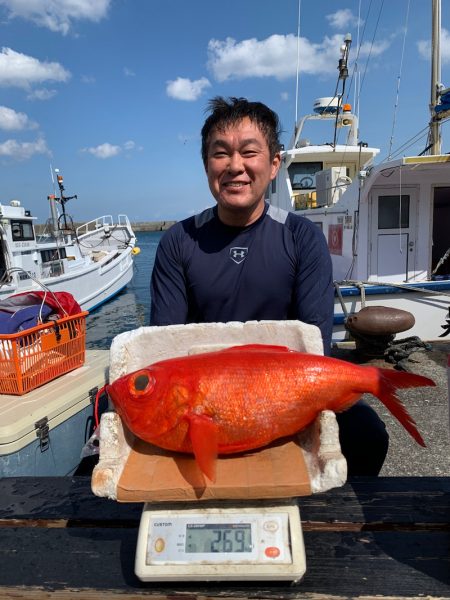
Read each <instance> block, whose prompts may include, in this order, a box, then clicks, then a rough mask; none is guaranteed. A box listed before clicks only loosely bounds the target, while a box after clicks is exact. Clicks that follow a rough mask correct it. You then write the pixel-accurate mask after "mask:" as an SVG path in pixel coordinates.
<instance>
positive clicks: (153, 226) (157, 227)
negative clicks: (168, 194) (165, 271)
mask: <svg viewBox="0 0 450 600" xmlns="http://www.w3.org/2000/svg"><path fill="white" fill-rule="evenodd" d="M175 223H176V221H137V222H135V223H131V227H132V229H133V231H134V232H135V233H138V232H142V231H166V230H167V229H169V227H171V226H172V225H174V224H175ZM80 225H84V223H83V222H81V221H80V222H79V223H78V222H77V223H75V222H74V223H73V228H74V229H76V228H77V227H79V226H80ZM34 228H35V230H36V233H37V234H38V235H42V234H43V233H44V231H46V230H47V231H50V228H51V226H50V225H49V224H48V223H47V224H42V223H36V224H35V226H34Z"/></svg>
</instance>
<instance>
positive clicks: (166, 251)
mask: <svg viewBox="0 0 450 600" xmlns="http://www.w3.org/2000/svg"><path fill="white" fill-rule="evenodd" d="M177 230H178V226H177V225H174V226H173V227H171V228H170V229H169V230H168V231H167V232H166V233H165V234H164V235H163V237H162V238H161V241H160V243H159V245H158V249H157V252H156V258H155V264H154V267H153V272H152V279H151V286H150V293H151V308H150V325H175V324H179V323H186V320H187V315H188V302H187V292H186V281H185V276H184V269H183V262H182V252H181V244H180V240H179V236H178V235H177Z"/></svg>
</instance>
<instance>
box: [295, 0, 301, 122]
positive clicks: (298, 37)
mask: <svg viewBox="0 0 450 600" xmlns="http://www.w3.org/2000/svg"><path fill="white" fill-rule="evenodd" d="M301 4H302V0H298V18H297V74H296V82H295V126H296V127H297V121H298V85H299V73H300V13H301Z"/></svg>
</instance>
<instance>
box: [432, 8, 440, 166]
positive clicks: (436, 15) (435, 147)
mask: <svg viewBox="0 0 450 600" xmlns="http://www.w3.org/2000/svg"><path fill="white" fill-rule="evenodd" d="M440 39H441V0H432V26H431V102H430V111H431V119H430V141H431V147H430V153H431V154H440V153H441V124H440V119H439V117H438V115H437V114H436V112H435V108H436V105H437V104H438V100H439V86H440V83H441V48H440Z"/></svg>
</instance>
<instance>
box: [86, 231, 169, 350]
mask: <svg viewBox="0 0 450 600" xmlns="http://www.w3.org/2000/svg"><path fill="white" fill-rule="evenodd" d="M162 235H163V233H162V232H160V231H156V232H149V231H146V232H142V233H139V234H138V236H137V238H138V240H137V246H138V247H139V248H140V250H141V251H140V253H139V254H138V255H137V256H136V258H135V267H134V275H133V279H132V281H131V283H130V284H129V285H128V286H127V287H126V288H125V290H124V291H123V292H121V293H120V294H119V295H118V296H117V297H116V298H114V299H113V300H111V301H110V302H107V303H106V304H104V305H103V306H101V307H100V308H98V309H97V310H95V311H93V312H92V313H91V314H90V315H89V316H88V317H87V320H86V329H87V332H86V347H87V348H102V349H106V350H108V349H109V347H110V345H111V341H112V339H113V338H114V337H115V336H116V335H118V334H119V333H122V332H124V331H129V330H131V329H136V328H137V327H142V326H144V325H148V324H149V320H150V276H151V272H152V269H153V263H154V261H155V254H156V248H157V247H158V243H159V240H160V239H161V236H162Z"/></svg>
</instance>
